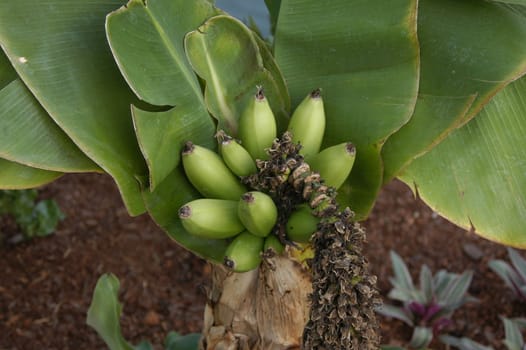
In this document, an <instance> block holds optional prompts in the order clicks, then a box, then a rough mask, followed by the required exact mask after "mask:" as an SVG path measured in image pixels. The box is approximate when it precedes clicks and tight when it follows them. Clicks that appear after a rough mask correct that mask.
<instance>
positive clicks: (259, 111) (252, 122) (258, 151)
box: [238, 87, 277, 160]
mask: <svg viewBox="0 0 526 350" xmlns="http://www.w3.org/2000/svg"><path fill="white" fill-rule="evenodd" d="M276 133H277V127H276V119H275V118H274V113H273V112H272V109H271V108H270V105H269V103H268V100H267V99H266V97H265V95H264V94H263V89H262V88H261V87H258V90H257V92H256V95H255V96H254V98H252V99H251V100H250V102H249V103H248V105H247V107H246V108H245V110H244V111H243V114H242V115H241V117H240V118H239V131H238V137H239V138H240V139H241V144H242V145H243V147H245V149H246V150H247V151H248V153H250V155H251V156H252V158H254V159H262V160H264V159H267V158H268V155H267V153H266V151H265V150H266V149H267V148H269V147H270V146H272V142H274V139H275V138H276V136H277V134H276Z"/></svg>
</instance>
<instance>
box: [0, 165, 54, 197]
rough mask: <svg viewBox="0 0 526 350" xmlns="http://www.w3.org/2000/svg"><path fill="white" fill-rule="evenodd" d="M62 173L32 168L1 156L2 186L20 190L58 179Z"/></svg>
mask: <svg viewBox="0 0 526 350" xmlns="http://www.w3.org/2000/svg"><path fill="white" fill-rule="evenodd" d="M61 175H62V173H59V172H56V171H48V170H42V169H36V168H31V167H28V166H26V165H22V164H19V163H15V162H11V161H9V160H5V159H2V158H0V188H2V189H8V190H20V189H25V188H32V187H38V186H41V185H45V184H47V183H48V182H51V181H53V180H56V179H58V178H59V177H60V176H61Z"/></svg>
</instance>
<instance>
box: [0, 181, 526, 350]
mask: <svg viewBox="0 0 526 350" xmlns="http://www.w3.org/2000/svg"><path fill="white" fill-rule="evenodd" d="M42 196H43V197H47V198H54V199H55V200H56V201H57V202H58V204H59V205H60V207H61V208H62V210H63V211H64V212H65V214H66V215H67V218H66V220H65V221H63V222H62V223H61V224H60V226H59V227H58V229H57V231H56V233H55V234H54V235H52V236H50V237H47V238H42V239H36V240H33V241H31V242H27V243H23V244H19V245H16V246H4V247H0V254H1V258H0V272H1V273H0V350H12V349H17V350H25V349H28V350H29V349H49V350H52V349H57V350H64V349H105V346H104V344H103V342H102V341H101V340H100V339H99V337H98V336H97V334H96V333H95V332H94V331H93V330H92V329H90V328H89V327H88V326H86V325H85V318H86V311H87V308H88V305H89V303H90V300H91V294H92V292H93V289H94V287H95V283H96V281H97V278H98V277H99V276H100V275H101V274H103V273H105V272H112V273H114V274H116V275H117V276H118V277H119V279H120V281H121V301H122V302H123V303H124V309H123V317H122V327H123V332H124V336H125V337H126V339H128V340H130V341H131V342H133V343H137V342H139V341H140V340H143V339H148V340H150V341H152V342H153V343H154V344H156V348H157V349H161V347H162V346H161V344H162V342H163V339H164V337H165V336H166V334H167V333H168V331H170V330H177V331H179V332H181V333H188V332H199V331H200V327H201V322H202V321H201V319H202V312H203V304H204V294H203V292H202V289H201V288H200V286H202V285H203V284H204V283H206V281H207V280H208V273H209V267H208V266H207V264H206V263H205V262H204V261H202V260H200V259H199V258H196V257H195V256H193V255H192V254H190V253H188V252H186V251H185V250H183V249H181V248H179V247H178V246H177V244H175V243H174V242H173V241H171V240H170V239H169V238H168V237H167V236H166V235H165V234H164V233H163V232H162V231H161V230H160V229H159V228H157V227H156V225H155V224H154V223H153V222H152V221H151V220H150V219H149V217H148V216H146V215H143V216H140V217H136V218H130V217H129V216H128V214H127V212H126V210H125V209H124V207H123V205H122V202H121V199H120V197H119V193H118V191H117V189H116V187H115V185H114V183H113V181H112V180H111V178H109V177H108V176H106V175H98V174H82V175H67V176H64V177H63V178H61V179H59V180H58V181H56V182H55V183H53V184H50V185H48V186H46V187H45V188H44V189H43V192H42ZM365 226H366V227H367V229H368V245H367V248H366V255H367V257H368V258H369V261H370V263H371V269H372V271H373V273H374V274H376V275H377V276H378V280H379V283H378V286H379V288H380V290H381V292H382V295H384V296H385V295H386V294H387V292H388V291H389V289H390V284H389V281H388V278H389V277H390V276H391V274H392V272H391V264H390V260H389V251H390V250H391V249H393V250H396V251H397V252H398V253H399V254H400V255H401V256H402V257H403V258H404V259H405V260H406V262H407V263H408V265H409V267H410V270H411V272H412V274H413V276H414V277H415V278H416V277H417V275H418V271H419V269H420V266H421V265H422V264H427V265H428V266H429V267H430V268H431V269H432V271H433V272H435V271H437V270H438V269H441V268H445V269H448V270H450V271H452V272H462V271H464V270H466V269H471V270H473V271H474V280H473V283H472V285H471V288H470V293H471V294H472V295H473V296H475V297H477V298H479V299H480V303H478V304H473V305H468V306H465V307H463V308H462V309H461V310H459V311H458V312H457V313H456V314H455V324H454V325H453V326H451V327H450V333H451V334H455V335H458V336H467V337H470V338H472V339H474V340H476V341H479V342H481V343H484V344H487V345H489V344H491V345H493V346H494V347H495V348H499V349H502V348H503V347H502V345H501V344H500V342H499V339H502V338H503V336H504V335H503V334H504V331H503V327H502V323H501V321H500V319H499V316H500V315H506V316H508V317H512V316H524V315H526V306H525V305H522V304H520V303H518V302H516V301H513V300H512V297H511V293H510V291H509V290H507V289H506V287H505V286H504V285H503V284H502V283H501V281H500V279H499V278H498V277H497V276H495V274H493V272H491V271H490V270H489V269H488V267H487V263H488V261H489V260H491V259H494V258H504V259H505V258H506V251H505V249H504V248H503V247H501V246H499V245H497V244H494V243H491V242H489V241H486V240H484V239H482V238H479V237H477V236H475V235H474V234H472V233H469V232H466V231H464V230H462V229H459V228H457V227H455V226H454V225H452V224H450V223H448V222H447V221H445V220H444V219H442V218H441V217H439V216H437V215H436V214H435V213H433V212H432V211H431V210H430V209H429V208H427V207H426V206H425V205H424V204H422V202H421V201H419V200H417V199H415V198H414V197H413V195H412V193H411V192H410V191H409V189H408V188H407V187H406V186H405V185H403V184H401V183H399V182H393V183H391V184H390V185H389V186H387V187H386V188H385V189H384V190H383V192H382V194H381V196H380V198H379V200H378V202H377V204H376V206H375V209H374V211H373V213H372V215H371V217H370V219H369V220H368V221H367V222H366V223H365ZM14 229H16V228H15V227H14V226H13V224H12V222H10V221H9V220H7V219H5V218H3V219H1V220H0V232H1V233H3V234H4V235H9V234H12V232H8V231H12V230H14ZM473 251H474V252H475V254H474V253H473ZM467 252H470V253H469V254H468V253H467ZM477 254H479V255H480V256H478V257H477V256H476V255H477ZM380 319H381V327H382V334H383V337H384V338H383V339H384V343H390V344H403V343H404V342H407V341H408V339H409V337H410V331H411V330H410V328H409V327H407V326H405V325H403V324H402V323H401V322H399V321H393V320H387V319H385V318H383V317H381V318H380ZM442 348H443V347H442V346H441V345H439V344H433V349H442Z"/></svg>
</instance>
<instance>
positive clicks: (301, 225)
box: [286, 205, 320, 243]
mask: <svg viewBox="0 0 526 350" xmlns="http://www.w3.org/2000/svg"><path fill="white" fill-rule="evenodd" d="M319 222H320V218H317V217H315V216H314V215H312V209H311V208H310V207H309V206H308V205H300V206H298V208H296V210H295V211H293V212H292V214H291V215H290V217H289V219H288V221H287V225H286V230H287V238H288V239H290V240H291V241H294V242H299V243H307V242H309V240H310V238H311V236H312V234H313V233H314V232H316V231H317V230H318V223H319Z"/></svg>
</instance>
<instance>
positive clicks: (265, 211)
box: [237, 191, 278, 237]
mask: <svg viewBox="0 0 526 350" xmlns="http://www.w3.org/2000/svg"><path fill="white" fill-rule="evenodd" d="M237 214H238V216H239V219H241V222H242V223H243V225H245V227H246V228H247V230H248V231H249V232H250V233H252V234H254V235H256V236H261V237H266V236H268V234H269V233H270V231H271V230H272V228H273V227H274V225H275V224H276V221H277V220H278V208H277V207H276V204H274V201H273V200H272V198H270V196H269V195H267V194H265V193H263V192H258V191H252V192H247V193H245V194H244V195H243V196H241V200H239V203H238V207H237Z"/></svg>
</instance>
